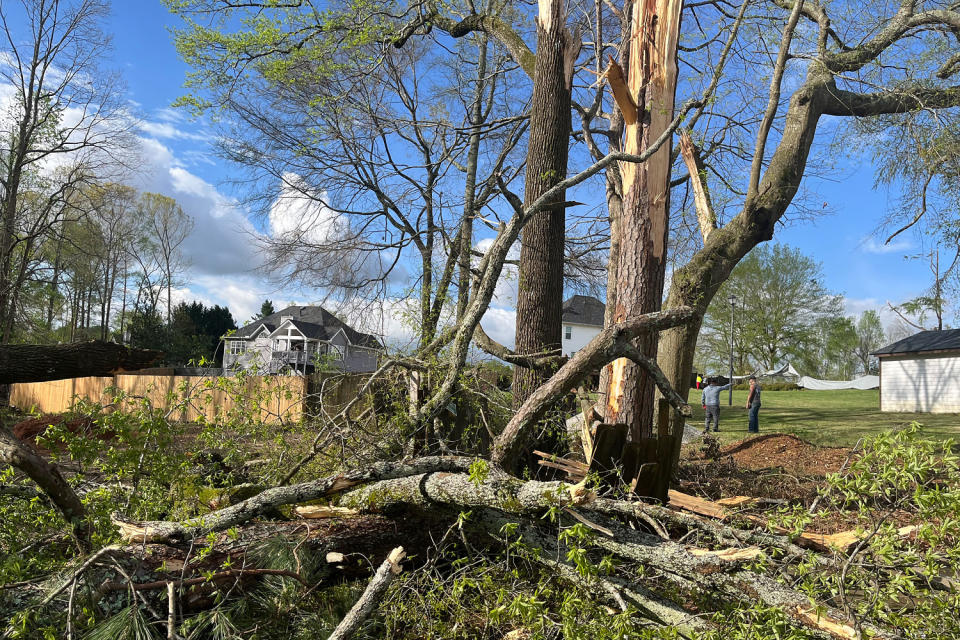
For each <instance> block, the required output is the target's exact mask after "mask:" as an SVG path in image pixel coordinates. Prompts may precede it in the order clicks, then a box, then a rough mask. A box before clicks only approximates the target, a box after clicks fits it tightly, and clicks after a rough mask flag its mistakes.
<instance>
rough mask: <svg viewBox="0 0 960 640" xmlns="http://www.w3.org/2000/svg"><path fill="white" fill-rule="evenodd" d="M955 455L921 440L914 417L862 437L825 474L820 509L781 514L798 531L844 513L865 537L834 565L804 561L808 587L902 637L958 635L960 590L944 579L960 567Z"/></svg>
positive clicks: (784, 522) (941, 444)
mask: <svg viewBox="0 0 960 640" xmlns="http://www.w3.org/2000/svg"><path fill="white" fill-rule="evenodd" d="M958 461H960V458H958V456H957V454H956V453H954V446H953V442H952V441H950V440H947V441H945V442H933V441H930V440H926V439H923V438H922V430H921V427H920V425H919V424H917V423H913V424H911V425H910V426H909V427H907V428H905V429H902V430H899V431H896V432H892V433H883V434H880V435H878V436H876V437H874V438H871V439H868V440H866V441H865V442H864V444H863V448H862V453H861V454H860V455H859V456H858V457H857V458H856V459H855V460H854V461H853V462H852V463H851V464H850V466H849V468H848V469H846V470H845V471H844V472H843V473H837V474H832V475H830V476H828V478H827V485H826V487H825V488H824V489H823V490H822V495H821V502H820V509H819V510H818V512H817V513H815V514H808V513H807V512H806V510H805V509H803V508H802V507H796V508H793V509H785V510H782V511H781V513H780V517H779V518H778V520H777V523H778V524H780V525H781V526H787V527H789V528H791V529H792V530H794V531H799V530H800V529H802V528H804V527H807V526H809V525H810V523H815V522H816V521H817V520H819V519H821V518H827V519H833V520H835V519H838V518H843V519H846V520H848V521H850V523H851V526H855V527H856V529H857V530H858V531H859V532H860V533H861V538H860V541H859V542H858V543H856V544H854V545H853V546H852V547H851V548H850V549H849V550H847V551H846V552H844V553H843V554H842V555H841V557H840V563H839V564H838V569H837V570H835V571H824V570H823V568H822V567H818V566H814V565H813V564H812V563H811V564H808V565H800V567H799V569H798V576H799V577H800V578H801V579H802V589H803V590H804V591H806V592H807V593H810V594H811V595H814V596H817V597H819V598H820V600H821V601H825V600H827V599H829V598H834V599H836V600H838V601H839V602H840V603H841V604H842V605H843V606H844V607H846V608H848V609H849V610H850V611H851V612H852V613H853V614H854V615H855V616H856V617H857V618H858V619H860V620H864V621H867V622H872V623H874V624H880V625H885V626H889V627H892V628H897V629H899V630H901V632H902V633H903V634H904V637H906V638H918V639H920V638H930V637H937V638H944V639H946V638H953V637H957V634H958V633H960V622H958V621H957V618H956V616H955V612H956V610H957V606H958V604H960V593H958V592H957V590H956V589H955V588H950V587H947V588H944V586H943V584H944V583H943V582H942V579H943V578H944V577H950V576H955V575H957V573H958V572H960V538H958V535H957V523H958V522H960V484H958V482H957V478H958ZM902 524H910V525H911V526H912V527H914V529H913V530H912V531H907V532H902V531H900V530H899V528H900V526H901V525H902ZM865 593H868V594H870V597H869V598H865V597H861V596H858V595H856V594H865ZM931 630H936V632H935V634H934V635H932V636H931V635H930V631H931Z"/></svg>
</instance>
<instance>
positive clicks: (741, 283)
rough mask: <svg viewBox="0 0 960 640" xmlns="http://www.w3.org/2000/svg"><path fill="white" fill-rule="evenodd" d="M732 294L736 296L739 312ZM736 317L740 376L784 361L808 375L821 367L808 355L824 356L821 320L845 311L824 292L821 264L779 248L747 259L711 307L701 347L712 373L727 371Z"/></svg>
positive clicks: (767, 248)
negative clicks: (820, 330)
mask: <svg viewBox="0 0 960 640" xmlns="http://www.w3.org/2000/svg"><path fill="white" fill-rule="evenodd" d="M731 295H734V296H736V300H737V303H736V309H735V311H732V310H731V306H730V303H729V301H728V299H729V297H730V296H731ZM731 312H733V313H734V316H733V320H734V336H733V341H734V348H733V352H734V361H735V362H734V369H735V371H736V372H740V373H745V372H749V371H751V370H753V369H756V368H764V369H772V368H774V367H775V366H778V365H779V364H781V363H782V362H783V361H784V360H796V361H797V362H798V363H801V362H802V363H803V365H804V366H806V367H808V368H806V369H803V370H804V371H805V372H806V371H814V370H815V368H816V367H819V363H818V362H817V361H816V360H810V358H809V357H808V354H810V353H811V352H812V353H815V354H818V356H817V357H819V354H821V353H822V350H821V349H822V348H823V347H824V345H823V342H822V341H823V336H822V335H821V332H819V330H818V327H819V326H820V323H821V321H824V320H825V319H827V318H833V317H836V316H838V315H840V312H841V309H840V298H839V296H836V295H834V294H832V293H830V292H829V291H827V289H826V287H824V285H823V274H822V272H821V267H820V265H819V264H818V263H817V262H815V261H814V260H813V259H812V258H809V257H807V256H805V255H803V254H802V253H800V251H798V250H796V249H792V248H790V247H788V246H786V245H782V244H774V245H772V246H767V245H760V246H758V247H756V248H754V249H753V250H752V251H751V252H750V253H749V254H747V256H746V257H745V258H744V259H743V260H742V261H741V262H740V264H738V265H737V267H736V268H735V269H734V270H733V272H732V273H731V274H730V278H729V279H728V280H727V281H726V282H725V283H724V284H723V286H721V287H720V290H719V291H718V292H717V294H716V295H715V296H714V298H713V301H712V302H711V303H710V306H709V308H708V309H707V314H706V316H705V317H704V323H703V331H702V332H701V336H700V340H699V341H698V345H697V353H698V356H697V362H701V363H703V364H705V365H706V366H707V369H708V370H714V371H726V370H727V366H728V360H729V354H730V320H731ZM797 366H798V367H799V366H800V364H798V365H797ZM809 367H814V368H809Z"/></svg>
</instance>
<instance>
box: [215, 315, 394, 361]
mask: <svg viewBox="0 0 960 640" xmlns="http://www.w3.org/2000/svg"><path fill="white" fill-rule="evenodd" d="M221 340H223V341H224V351H223V367H224V369H255V370H257V371H260V372H262V373H280V372H283V371H289V372H298V373H310V372H311V371H313V369H314V368H315V367H314V366H315V364H316V363H317V361H318V359H320V358H321V357H322V358H323V359H324V360H326V361H327V362H329V363H330V364H332V365H333V366H335V367H337V368H339V369H341V370H343V371H349V372H370V371H374V370H376V368H377V361H378V359H379V357H380V353H381V352H382V351H383V346H382V345H381V344H380V341H379V340H377V338H375V337H374V336H372V335H370V334H367V333H361V332H359V331H357V330H356V329H353V328H352V327H350V326H349V325H348V324H346V323H345V322H342V321H341V320H340V319H339V318H337V317H336V316H334V315H333V314H332V313H330V312H329V311H327V310H326V309H323V308H322V307H300V306H294V307H287V308H286V309H281V310H280V311H277V312H276V313H272V314H270V315H268V316H265V317H263V318H260V319H259V320H255V321H254V322H251V323H250V324H248V325H245V326H243V327H241V328H240V329H238V330H237V331H235V332H234V333H232V334H230V335H227V336H223V338H221Z"/></svg>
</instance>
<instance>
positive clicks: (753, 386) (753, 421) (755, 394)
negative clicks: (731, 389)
mask: <svg viewBox="0 0 960 640" xmlns="http://www.w3.org/2000/svg"><path fill="white" fill-rule="evenodd" d="M747 409H749V410H750V426H749V429H748V431H749V432H750V433H760V416H759V414H760V385H759V384H757V377H756V376H750V393H749V394H748V395H747Z"/></svg>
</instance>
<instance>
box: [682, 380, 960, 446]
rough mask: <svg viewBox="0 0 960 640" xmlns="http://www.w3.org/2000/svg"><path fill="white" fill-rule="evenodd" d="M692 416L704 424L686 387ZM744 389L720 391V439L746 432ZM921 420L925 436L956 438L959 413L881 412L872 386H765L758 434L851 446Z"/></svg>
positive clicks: (697, 402) (697, 403) (693, 395)
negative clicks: (729, 403) (802, 388)
mask: <svg viewBox="0 0 960 640" xmlns="http://www.w3.org/2000/svg"><path fill="white" fill-rule="evenodd" d="M690 401H691V404H692V407H693V417H692V418H690V420H689V421H688V422H689V423H690V424H692V425H696V426H699V427H700V428H703V409H701V408H700V392H699V391H697V390H696V389H691V390H690ZM746 402H747V391H736V390H735V391H734V392H733V406H727V392H726V391H723V392H722V393H721V394H720V434H719V435H720V440H721V441H722V442H732V441H734V440H740V439H742V438H744V437H745V436H747V435H748V434H747V410H746V408H745V407H744V404H746ZM913 421H917V422H919V423H921V424H922V425H924V427H925V428H924V432H925V434H926V435H927V436H928V437H930V438H935V439H946V438H954V439H957V440H960V414H957V413H884V412H881V411H880V392H879V390H877V389H872V390H870V391H859V390H856V389H846V390H842V391H764V392H763V407H761V409H760V433H792V434H794V435H796V436H797V437H799V438H803V439H804V440H807V441H808V442H812V443H814V444H817V445H822V446H850V445H853V444H854V443H856V442H857V440H859V439H860V438H862V437H864V436H871V435H875V434H877V433H880V432H882V431H889V430H891V429H896V428H897V427H901V426H903V425H905V424H909V423H910V422H913Z"/></svg>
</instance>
